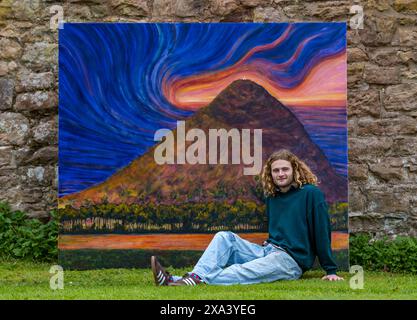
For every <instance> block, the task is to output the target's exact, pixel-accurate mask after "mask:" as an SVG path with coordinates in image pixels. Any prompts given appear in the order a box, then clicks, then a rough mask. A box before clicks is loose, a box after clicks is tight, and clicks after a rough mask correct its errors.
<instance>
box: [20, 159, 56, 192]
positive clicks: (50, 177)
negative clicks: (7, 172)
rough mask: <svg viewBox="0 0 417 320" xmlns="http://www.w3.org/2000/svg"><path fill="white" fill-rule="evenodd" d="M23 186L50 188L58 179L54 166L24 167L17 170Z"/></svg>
mask: <svg viewBox="0 0 417 320" xmlns="http://www.w3.org/2000/svg"><path fill="white" fill-rule="evenodd" d="M17 174H18V175H19V176H20V180H21V184H22V185H24V186H26V187H33V188H37V187H42V186H43V187H50V186H51V185H53V183H54V180H55V178H56V175H55V167H54V166H53V165H45V164H43V165H38V166H23V167H20V168H19V169H18V170H17Z"/></svg>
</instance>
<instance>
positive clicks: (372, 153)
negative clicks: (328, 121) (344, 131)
mask: <svg viewBox="0 0 417 320" xmlns="http://www.w3.org/2000/svg"><path fill="white" fill-rule="evenodd" d="M393 144H394V139H393V138H391V137H366V138H365V137H361V138H349V149H348V150H349V161H353V162H362V161H363V160H367V159H375V158H376V157H378V156H386V155H387V154H388V153H389V151H390V150H391V149H392V148H393Z"/></svg>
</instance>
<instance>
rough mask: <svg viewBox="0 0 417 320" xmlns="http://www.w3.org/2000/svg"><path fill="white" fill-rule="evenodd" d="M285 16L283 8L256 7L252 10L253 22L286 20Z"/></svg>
mask: <svg viewBox="0 0 417 320" xmlns="http://www.w3.org/2000/svg"><path fill="white" fill-rule="evenodd" d="M286 20H287V17H286V16H285V13H284V11H283V9H277V8H273V7H267V8H256V9H255V10H254V11H253V21H254V22H286Z"/></svg>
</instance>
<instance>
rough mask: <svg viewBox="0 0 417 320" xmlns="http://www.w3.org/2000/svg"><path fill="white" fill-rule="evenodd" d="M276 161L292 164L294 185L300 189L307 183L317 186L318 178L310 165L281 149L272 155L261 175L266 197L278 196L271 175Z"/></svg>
mask: <svg viewBox="0 0 417 320" xmlns="http://www.w3.org/2000/svg"><path fill="white" fill-rule="evenodd" d="M276 160H286V161H288V162H290V163H291V166H292V169H293V175H294V183H295V184H297V186H298V188H300V187H301V186H302V185H304V184H307V183H309V184H313V185H317V183H318V182H317V177H316V175H314V174H313V172H311V169H310V168H309V167H308V165H306V164H305V162H304V161H301V160H300V159H299V158H298V157H297V156H296V155H295V154H293V153H292V152H290V151H289V150H286V149H281V150H279V151H276V152H274V153H273V154H271V156H270V157H269V158H268V160H267V161H266V163H265V165H264V167H263V170H262V173H261V182H262V187H263V191H264V194H265V196H266V197H275V196H276V195H277V194H278V192H277V187H276V185H275V183H274V181H273V179H272V174H271V165H272V163H273V162H274V161H276Z"/></svg>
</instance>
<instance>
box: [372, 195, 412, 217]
mask: <svg viewBox="0 0 417 320" xmlns="http://www.w3.org/2000/svg"><path fill="white" fill-rule="evenodd" d="M366 193H367V198H368V203H367V206H368V211H370V212H380V213H393V212H408V210H409V207H410V199H409V196H407V195H406V194H404V192H394V191H392V190H390V192H387V190H375V189H369V190H367V191H366Z"/></svg>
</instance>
